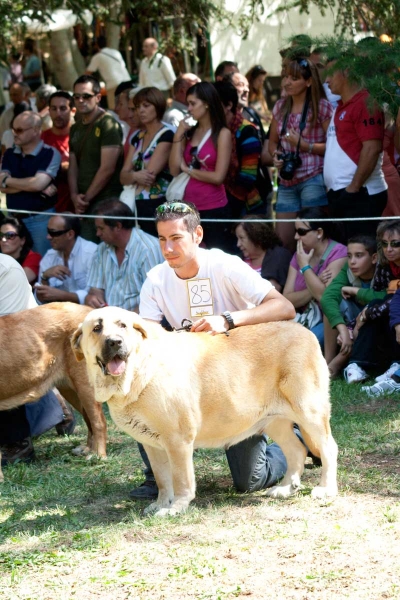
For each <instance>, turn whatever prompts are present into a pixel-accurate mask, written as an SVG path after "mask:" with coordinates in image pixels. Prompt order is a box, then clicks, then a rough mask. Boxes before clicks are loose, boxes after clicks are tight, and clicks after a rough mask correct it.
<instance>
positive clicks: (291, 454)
mask: <svg viewBox="0 0 400 600" xmlns="http://www.w3.org/2000/svg"><path fill="white" fill-rule="evenodd" d="M266 433H267V435H269V436H270V437H271V438H272V439H273V440H274V442H276V443H277V444H278V445H279V446H280V447H281V450H282V452H283V454H284V455H285V458H286V462H287V471H286V475H285V477H284V478H283V479H282V481H281V482H280V484H279V485H275V486H274V487H272V488H269V489H267V496H271V497H272V498H287V497H288V496H291V495H293V494H295V493H296V492H297V491H298V490H299V488H300V479H301V476H302V474H303V471H304V461H305V459H306V456H307V449H306V447H305V446H304V444H302V443H301V442H300V440H299V439H298V437H297V436H296V434H295V433H294V431H293V422H292V421H289V420H288V419H284V418H279V417H277V418H276V419H274V420H273V421H272V422H271V423H269V424H268V426H267V428H266Z"/></svg>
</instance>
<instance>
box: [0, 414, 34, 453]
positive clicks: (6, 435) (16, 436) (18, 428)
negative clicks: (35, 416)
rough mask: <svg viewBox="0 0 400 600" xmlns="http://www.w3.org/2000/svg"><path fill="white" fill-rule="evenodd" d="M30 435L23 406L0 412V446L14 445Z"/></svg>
mask: <svg viewBox="0 0 400 600" xmlns="http://www.w3.org/2000/svg"><path fill="white" fill-rule="evenodd" d="M30 435H31V430H30V427H29V422H28V419H27V418H26V411H25V406H18V408H13V409H12V410H3V411H1V412H0V445H3V444H15V443H16V442H19V441H21V440H23V439H25V438H26V437H29V436H30Z"/></svg>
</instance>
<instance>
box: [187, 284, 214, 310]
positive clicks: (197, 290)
mask: <svg viewBox="0 0 400 600" xmlns="http://www.w3.org/2000/svg"><path fill="white" fill-rule="evenodd" d="M186 284H187V290H188V295H189V307H190V316H191V317H193V318H198V319H200V318H201V317H206V316H207V317H209V316H211V315H213V314H214V301H213V296H212V289H211V280H210V279H209V278H207V279H190V280H189V281H187V282H186Z"/></svg>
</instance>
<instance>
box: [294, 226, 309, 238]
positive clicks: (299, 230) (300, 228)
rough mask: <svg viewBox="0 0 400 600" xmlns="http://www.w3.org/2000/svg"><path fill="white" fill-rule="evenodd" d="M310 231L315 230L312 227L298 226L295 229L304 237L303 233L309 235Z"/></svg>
mask: <svg viewBox="0 0 400 600" xmlns="http://www.w3.org/2000/svg"><path fill="white" fill-rule="evenodd" d="M309 231H313V230H312V229H305V228H304V227H298V228H297V229H295V232H296V233H297V235H299V236H300V237H303V235H307V233H308V232H309Z"/></svg>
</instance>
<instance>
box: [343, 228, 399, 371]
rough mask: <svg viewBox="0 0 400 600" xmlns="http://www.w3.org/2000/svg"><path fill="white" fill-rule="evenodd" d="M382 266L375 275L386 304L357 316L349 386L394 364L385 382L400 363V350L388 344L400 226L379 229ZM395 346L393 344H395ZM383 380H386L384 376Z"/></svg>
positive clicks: (377, 302)
mask: <svg viewBox="0 0 400 600" xmlns="http://www.w3.org/2000/svg"><path fill="white" fill-rule="evenodd" d="M376 235H377V242H378V257H379V263H378V266H377V268H376V272H375V285H374V288H375V289H376V290H377V291H382V290H386V291H387V292H388V293H387V295H386V296H385V299H384V300H374V301H372V302H370V303H369V304H368V305H367V306H366V307H365V308H364V309H363V310H362V312H360V314H359V315H358V316H357V320H356V325H355V327H354V331H353V336H354V343H353V346H352V349H351V353H350V358H349V364H348V366H347V367H346V369H345V370H344V378H345V380H346V381H347V383H358V382H361V381H365V380H366V379H368V377H369V373H368V372H369V371H370V370H371V369H377V368H378V369H379V368H381V369H383V368H387V367H389V365H390V363H391V362H392V363H396V365H394V369H393V368H392V367H389V369H388V371H387V372H386V373H384V375H383V379H385V378H387V377H389V376H390V375H391V374H392V373H393V371H395V370H396V368H397V363H400V351H399V349H400V346H399V347H398V346H397V345H396V344H393V343H390V344H388V343H387V340H388V339H391V338H390V335H389V309H390V304H391V301H392V299H393V297H394V292H395V291H396V290H397V287H398V283H399V281H400V222H399V221H384V222H382V223H381V224H380V225H379V226H378V229H377V232H376ZM392 342H393V340H392ZM380 380H382V376H380Z"/></svg>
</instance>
